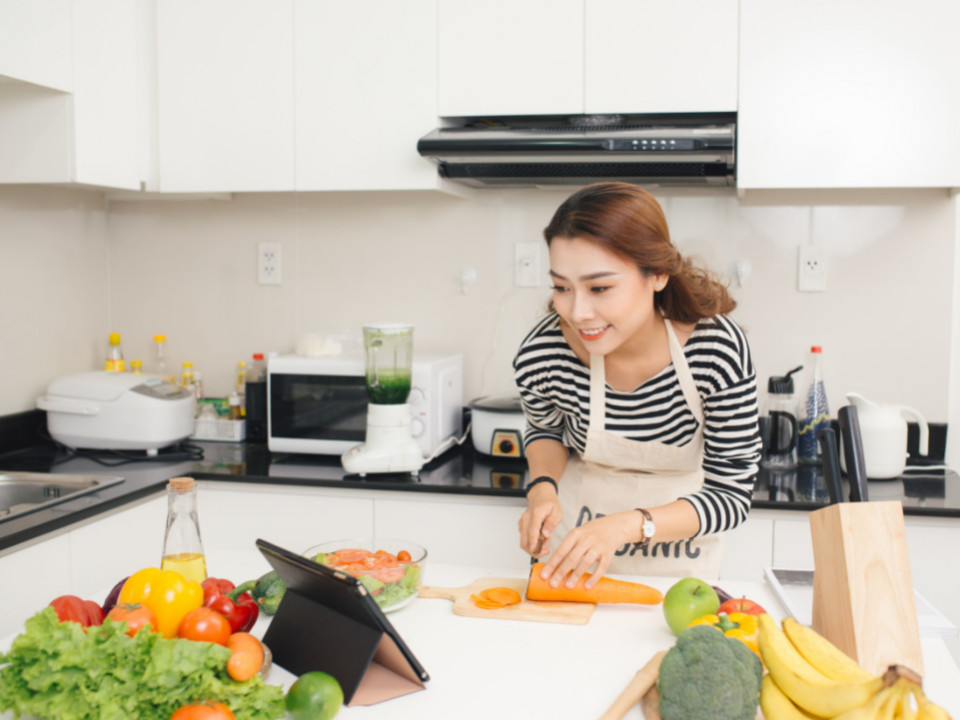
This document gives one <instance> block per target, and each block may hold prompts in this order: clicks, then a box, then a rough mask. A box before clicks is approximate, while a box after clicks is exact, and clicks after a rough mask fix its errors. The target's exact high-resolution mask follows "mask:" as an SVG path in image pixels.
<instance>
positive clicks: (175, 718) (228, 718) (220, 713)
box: [170, 702, 234, 720]
mask: <svg viewBox="0 0 960 720" xmlns="http://www.w3.org/2000/svg"><path fill="white" fill-rule="evenodd" d="M170 720H234V718H233V712H232V711H231V710H230V708H228V707H227V706H226V705H224V704H223V703H218V702H213V703H195V704H193V705H184V706H183V707H180V708H177V710H176V711H174V713H173V715H171V716H170Z"/></svg>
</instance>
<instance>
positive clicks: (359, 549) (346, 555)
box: [303, 538, 427, 612]
mask: <svg viewBox="0 0 960 720" xmlns="http://www.w3.org/2000/svg"><path fill="white" fill-rule="evenodd" d="M404 553H405V554H404ZM303 554H304V555H305V556H306V557H308V558H310V559H311V560H313V561H314V562H318V563H320V564H321V565H327V566H329V567H332V568H335V569H337V570H340V571H342V572H345V573H347V574H348V575H353V576H354V577H356V578H357V579H359V580H360V582H362V583H363V586H364V587H365V588H366V589H367V591H368V592H369V593H370V595H371V597H373V599H374V601H375V602H376V603H377V605H378V606H379V607H380V609H381V610H383V611H384V612H392V611H394V610H399V609H400V608H403V607H406V606H407V605H409V604H410V603H412V602H413V601H414V599H415V598H416V597H417V593H418V592H420V585H421V583H422V582H423V569H424V565H426V561H427V551H426V549H425V548H423V547H422V546H420V545H417V544H416V543H414V542H410V541H409V540H399V539H395V538H351V539H347V540H330V541H329V542H325V543H321V544H319V545H314V546H312V547H309V548H307V549H306V550H304V552H303ZM406 555H409V556H410V557H409V558H407V557H406ZM398 556H399V557H398Z"/></svg>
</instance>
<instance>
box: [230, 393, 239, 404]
mask: <svg viewBox="0 0 960 720" xmlns="http://www.w3.org/2000/svg"><path fill="white" fill-rule="evenodd" d="M230 404H231V405H239V404H240V396H239V395H237V394H236V393H233V394H232V395H230Z"/></svg>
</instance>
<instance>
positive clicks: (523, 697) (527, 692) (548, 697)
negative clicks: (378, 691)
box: [0, 551, 960, 720]
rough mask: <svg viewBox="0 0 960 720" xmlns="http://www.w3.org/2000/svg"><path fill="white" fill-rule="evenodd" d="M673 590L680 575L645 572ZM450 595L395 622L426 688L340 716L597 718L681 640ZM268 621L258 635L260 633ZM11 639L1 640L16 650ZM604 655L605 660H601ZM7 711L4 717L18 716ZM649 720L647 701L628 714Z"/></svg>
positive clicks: (236, 560) (948, 697) (936, 677)
mask: <svg viewBox="0 0 960 720" xmlns="http://www.w3.org/2000/svg"><path fill="white" fill-rule="evenodd" d="M256 560H257V558H256V557H255V553H252V552H250V551H231V552H226V553H224V554H221V555H220V556H219V557H218V558H217V565H218V567H219V568H220V569H221V570H224V571H226V572H225V574H227V575H235V576H237V577H241V576H243V577H246V576H247V575H249V573H250V571H251V569H252V567H253V565H254V564H255V563H254V561H256ZM525 572H526V568H524V567H511V568H499V567H497V568H493V567H468V566H458V565H441V564H433V565H431V566H429V567H428V568H427V575H426V582H428V583H430V584H433V585H441V586H459V585H465V584H468V583H469V582H471V581H473V580H475V579H477V578H479V577H484V576H506V577H523V575H524V573H525ZM640 580H641V581H643V582H647V583H649V584H651V585H655V586H656V587H658V588H659V589H660V590H662V591H666V590H667V589H668V588H669V587H670V586H671V585H672V584H673V582H674V581H675V579H674V578H640ZM725 589H726V590H727V591H728V592H730V593H732V594H734V595H736V596H739V595H745V596H747V597H750V598H752V599H754V600H756V601H757V602H760V603H761V604H762V605H763V606H764V607H765V608H767V610H768V611H770V612H771V613H772V614H773V615H774V616H775V617H777V618H778V619H779V618H781V617H783V614H784V611H783V609H782V608H781V607H780V605H779V603H778V602H777V600H776V599H775V598H774V596H773V595H772V593H771V591H770V590H769V588H768V587H767V586H766V585H764V584H762V583H749V582H738V583H729V584H727V585H725ZM451 607H452V606H451V603H450V602H449V601H447V600H437V599H429V600H428V599H425V598H420V599H418V600H417V601H416V602H414V603H413V604H412V605H410V606H409V607H407V608H404V609H402V610H399V611H397V612H395V613H391V614H390V615H388V616H387V617H388V619H389V620H390V621H391V622H392V624H393V625H394V627H395V628H396V629H397V631H398V632H399V633H400V635H401V637H403V639H404V640H405V642H406V643H407V644H408V645H409V647H410V649H411V650H412V652H413V653H414V655H416V656H417V658H418V660H420V662H421V664H422V665H423V666H424V667H425V668H426V670H427V672H428V673H429V674H430V680H429V681H428V682H427V684H426V688H425V689H424V690H422V691H418V692H415V693H412V694H410V695H406V696H402V697H399V698H395V699H393V700H388V701H386V702H383V703H380V704H377V705H372V706H369V707H346V708H344V709H343V710H342V711H341V713H340V714H339V715H338V717H341V718H345V719H347V720H349V719H351V718H357V719H358V720H359V719H362V718H369V719H370V720H377V719H378V718H390V719H391V720H406V719H407V718H409V719H410V720H413V719H414V718H416V720H421V719H422V718H439V717H457V718H464V719H467V720H473V719H476V720H487V719H488V718H491V717H520V716H522V715H524V716H526V715H528V716H531V717H549V718H553V719H554V720H566V719H567V718H569V719H570V720H574V719H577V720H582V719H583V718H596V717H599V716H600V715H601V714H602V713H603V712H604V711H605V710H606V709H607V708H608V707H609V706H610V704H611V703H612V702H613V700H614V699H615V698H616V697H617V696H618V695H619V693H620V692H621V690H622V689H623V688H624V687H625V686H626V685H627V683H628V682H629V681H630V680H631V679H632V678H633V676H634V674H635V673H636V671H637V670H639V669H640V667H642V666H643V665H644V664H645V663H646V662H647V660H649V659H650V657H651V656H652V655H653V654H654V653H656V652H658V651H659V650H663V649H666V648H668V647H670V646H671V645H672V644H673V642H674V637H673V635H672V634H671V633H670V632H669V630H668V629H667V627H666V624H665V622H664V620H663V615H662V610H661V608H660V606H616V605H609V606H603V605H601V606H598V607H597V609H596V611H595V612H594V614H593V616H592V617H591V619H590V621H589V623H587V624H586V625H563V624H555V623H544V622H522V621H509V620H497V619H488V618H468V617H462V616H459V615H454V614H453V612H452V609H451ZM270 620H271V619H270V618H268V617H266V616H264V617H262V618H261V619H260V620H259V621H258V623H257V625H256V626H255V628H254V630H253V632H254V633H255V634H257V635H260V636H262V635H263V632H264V631H265V630H266V628H267V626H268V624H269V622H270ZM11 640H12V637H8V638H6V639H4V640H0V649H6V648H7V647H9V643H10V642H11ZM923 653H924V664H925V666H926V673H925V675H926V677H925V679H924V688H925V689H926V691H927V694H928V695H929V697H930V698H931V699H932V700H934V701H935V702H937V703H939V704H941V705H943V706H944V707H945V708H946V709H947V710H948V711H949V712H951V713H952V714H953V715H954V716H955V717H956V716H960V669H958V667H957V665H956V664H955V663H954V661H953V659H952V658H951V657H950V656H949V654H948V653H947V651H946V649H945V647H944V644H943V642H942V641H941V640H938V639H935V638H925V639H924V640H923ZM601 658H602V662H598V659H601ZM294 679H295V678H294V676H293V675H291V674H290V673H288V672H287V671H286V670H284V669H283V668H282V667H278V666H274V667H273V669H272V670H271V671H270V673H269V676H268V678H267V681H268V682H269V683H271V684H277V685H282V686H284V687H285V688H287V687H289V686H290V684H291V683H292V682H293V680H294ZM10 717H11V716H10V715H9V714H7V715H0V720H10ZM625 717H626V718H627V719H628V720H640V718H642V717H643V715H642V713H641V711H640V709H639V706H634V707H633V708H632V709H631V710H630V711H629V712H628V713H627V715H626V716H625Z"/></svg>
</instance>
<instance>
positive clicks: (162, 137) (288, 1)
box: [157, 0, 294, 192]
mask: <svg viewBox="0 0 960 720" xmlns="http://www.w3.org/2000/svg"><path fill="white" fill-rule="evenodd" d="M293 78H294V67H293V0H204V2H195V1H194V0H159V2H158V4H157V93H158V100H157V102H158V121H157V124H158V132H159V140H158V144H159V161H158V166H159V175H160V179H159V186H160V190H161V191H163V192H230V191H239V192H242V191H247V192H257V191H270V190H293V189H294V120H293Z"/></svg>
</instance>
